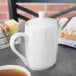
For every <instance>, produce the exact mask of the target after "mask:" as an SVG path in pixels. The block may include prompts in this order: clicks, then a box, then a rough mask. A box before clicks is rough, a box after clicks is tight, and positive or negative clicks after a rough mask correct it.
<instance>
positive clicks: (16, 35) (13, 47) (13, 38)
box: [10, 33, 28, 66]
mask: <svg viewBox="0 0 76 76" xmlns="http://www.w3.org/2000/svg"><path fill="white" fill-rule="evenodd" d="M27 36H28V35H27V34H26V33H15V34H14V35H12V36H11V38H10V47H11V49H12V51H13V52H14V53H15V54H16V55H17V56H18V57H19V58H20V59H21V60H22V61H23V62H24V63H25V65H26V66H27V65H28V64H27V59H26V58H25V57H24V56H23V55H22V54H20V53H19V52H18V51H17V50H16V48H15V46H14V41H15V40H16V38H18V37H25V38H26V37H27Z"/></svg>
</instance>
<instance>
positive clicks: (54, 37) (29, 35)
mask: <svg viewBox="0 0 76 76" xmlns="http://www.w3.org/2000/svg"><path fill="white" fill-rule="evenodd" d="M44 15H45V14H44V12H43V11H40V12H39V17H38V18H34V19H31V20H29V21H27V22H26V24H25V32H24V33H15V34H14V35H13V36H12V37H11V39H10V47H11V49H12V51H13V52H14V53H15V54H16V55H18V56H19V57H20V58H21V60H22V61H23V62H24V63H25V64H26V65H27V66H28V67H29V68H30V69H32V70H45V69H48V68H49V67H52V66H53V65H54V64H55V63H56V59H57V48H58V30H59V29H58V24H57V21H56V20H55V19H52V18H46V17H44ZM19 36H23V37H25V44H26V45H25V55H26V57H24V56H22V55H21V54H20V53H19V52H18V51H17V50H16V49H15V47H14V41H15V39H16V38H18V37H19ZM26 39H27V40H28V41H26Z"/></svg>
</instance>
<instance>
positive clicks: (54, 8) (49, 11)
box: [0, 0, 76, 24]
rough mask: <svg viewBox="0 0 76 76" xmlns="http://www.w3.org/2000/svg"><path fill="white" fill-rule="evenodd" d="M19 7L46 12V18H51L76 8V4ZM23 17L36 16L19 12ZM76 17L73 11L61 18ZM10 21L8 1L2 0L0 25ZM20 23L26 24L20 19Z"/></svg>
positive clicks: (75, 12) (34, 4)
mask: <svg viewBox="0 0 76 76" xmlns="http://www.w3.org/2000/svg"><path fill="white" fill-rule="evenodd" d="M19 5H22V6H23V7H26V8H28V9H30V10H33V11H35V12H38V11H41V10H42V11H46V16H47V17H48V16H51V15H53V14H55V13H58V12H60V11H63V10H65V9H68V8H71V7H73V6H76V3H30V4H29V3H26V4H25V3H21V4H20V3H19ZM18 12H19V13H21V15H24V16H26V17H28V18H33V17H34V16H32V15H30V14H28V13H24V12H22V11H20V10H18ZM74 15H76V11H72V12H70V13H67V14H65V15H62V16H60V17H70V16H74ZM7 19H9V10H8V3H7V0H0V23H3V22H4V21H5V20H7ZM19 22H20V23H21V24H24V23H25V21H23V20H21V19H19Z"/></svg>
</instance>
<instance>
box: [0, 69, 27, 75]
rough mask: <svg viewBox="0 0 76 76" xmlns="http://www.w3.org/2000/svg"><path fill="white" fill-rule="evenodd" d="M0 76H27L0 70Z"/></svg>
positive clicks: (15, 71) (11, 70)
mask: <svg viewBox="0 0 76 76" xmlns="http://www.w3.org/2000/svg"><path fill="white" fill-rule="evenodd" d="M0 76H27V74H26V73H24V72H22V71H19V70H14V69H9V70H0Z"/></svg>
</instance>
